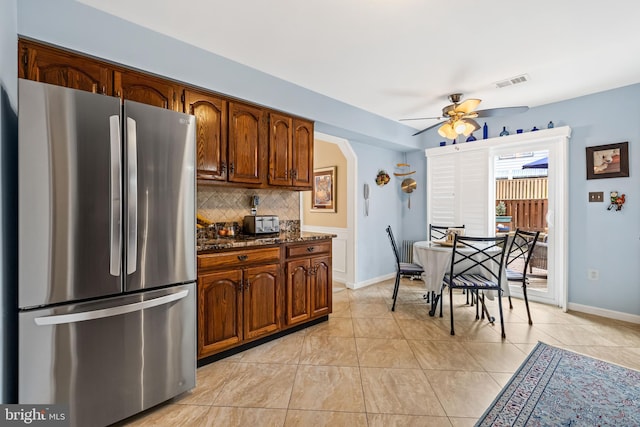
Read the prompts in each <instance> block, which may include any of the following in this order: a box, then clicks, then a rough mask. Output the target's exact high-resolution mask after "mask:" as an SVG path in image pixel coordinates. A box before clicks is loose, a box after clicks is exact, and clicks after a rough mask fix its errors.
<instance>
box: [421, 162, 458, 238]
mask: <svg viewBox="0 0 640 427" xmlns="http://www.w3.org/2000/svg"><path fill="white" fill-rule="evenodd" d="M427 162H428V163H427V169H428V177H427V191H428V194H427V206H428V211H429V215H428V218H429V220H428V221H429V223H430V224H433V225H451V226H453V225H458V224H456V223H455V221H456V216H455V210H456V205H455V201H456V197H455V196H456V188H455V187H456V166H455V157H454V156H436V157H433V158H429V159H427ZM428 226H429V224H427V227H428Z"/></svg>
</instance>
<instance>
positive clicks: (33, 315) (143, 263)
mask: <svg viewBox="0 0 640 427" xmlns="http://www.w3.org/2000/svg"><path fill="white" fill-rule="evenodd" d="M18 95H19V105H18V108H19V113H18V120H19V287H18V298H19V302H18V305H19V373H18V374H19V384H18V393H19V403H29V404H42V403H44V404H53V403H59V404H67V405H69V418H70V420H71V425H75V426H102V425H108V424H111V423H113V422H116V421H118V420H120V419H123V418H126V417H128V416H130V415H133V414H135V413H138V412H140V411H142V410H144V409H147V408H149V407H151V406H154V405H156V404H158V403H161V402H163V401H165V400H167V399H170V398H171V397H173V396H175V395H177V394H179V393H181V392H183V391H186V390H189V389H191V388H193V387H194V386H195V370H196V353H195V352H196V342H195V340H196V297H195V280H196V253H195V250H196V249H195V246H196V245H195V191H196V184H195V118H194V117H193V116H190V115H187V114H181V113H176V112H173V111H169V110H165V109H161V108H156V107H152V106H149V105H145V104H140V103H136V102H130V101H125V102H124V105H122V103H121V101H120V99H119V98H114V97H109V96H104V95H98V94H93V93H89V92H83V91H78V90H74V89H68V88H63V87H59V86H53V85H48V84H44V83H38V82H33V81H28V80H22V79H20V82H19V93H18Z"/></svg>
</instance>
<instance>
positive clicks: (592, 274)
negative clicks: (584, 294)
mask: <svg viewBox="0 0 640 427" xmlns="http://www.w3.org/2000/svg"><path fill="white" fill-rule="evenodd" d="M587 277H588V278H589V280H598V279H599V278H600V272H599V271H598V270H594V269H593V268H590V269H588V270H587Z"/></svg>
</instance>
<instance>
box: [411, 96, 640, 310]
mask: <svg viewBox="0 0 640 427" xmlns="http://www.w3.org/2000/svg"><path fill="white" fill-rule="evenodd" d="M550 120H552V121H553V122H554V124H555V125H556V126H565V125H567V126H570V127H571V129H572V134H571V139H570V140H569V244H568V247H569V268H568V270H569V303H574V304H582V305H585V306H590V307H597V308H602V309H606V310H612V311H616V312H621V313H628V314H633V315H640V284H639V283H640V279H639V278H640V181H639V179H640V149H639V148H638V147H639V141H640V84H636V85H632V86H628V87H624V88H619V89H614V90H610V91H606V92H601V93H597V94H593V95H588V96H583V97H579V98H575V99H571V100H567V101H563V102H558V103H554V104H548V105H544V106H541V107H537V108H532V109H531V110H529V111H528V112H527V113H525V114H521V115H517V116H512V117H508V118H500V117H495V118H493V119H492V120H487V124H488V126H489V137H495V136H498V134H499V133H500V131H501V130H502V127H503V126H506V127H507V130H509V131H510V132H515V130H516V129H519V128H522V129H525V130H529V129H531V128H532V127H533V126H536V127H538V128H545V127H546V125H547V123H548V122H549V121H550ZM481 124H482V122H481ZM427 133H428V137H427V138H428V139H429V142H428V144H427V145H428V146H429V147H435V146H437V145H438V143H439V141H441V140H442V138H441V137H440V136H438V134H437V132H436V131H428V132H427ZM623 141H628V142H629V169H630V174H629V175H630V176H629V178H610V179H596V180H587V179H586V166H585V162H586V154H585V148H586V147H590V146H594V145H603V144H611V143H616V142H623ZM422 154H423V155H424V153H422ZM613 190H616V191H619V192H620V193H625V194H626V195H627V202H626V204H625V205H624V208H623V209H622V211H620V212H612V211H607V210H606V208H607V206H608V203H588V201H587V200H588V198H587V196H588V192H590V191H602V192H604V194H605V202H606V201H607V200H608V196H609V193H610V192H611V191H613ZM424 221H426V217H425V218H424ZM590 268H593V269H597V270H599V272H600V280H597V281H592V280H588V278H587V269H590Z"/></svg>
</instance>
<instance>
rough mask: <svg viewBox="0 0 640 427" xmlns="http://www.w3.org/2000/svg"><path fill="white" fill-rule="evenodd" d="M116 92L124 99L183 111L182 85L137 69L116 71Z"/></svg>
mask: <svg viewBox="0 0 640 427" xmlns="http://www.w3.org/2000/svg"><path fill="white" fill-rule="evenodd" d="M113 86H114V94H115V95H116V96H119V97H120V98H122V99H123V100H124V99H126V100H129V101H136V102H141V103H143V104H148V105H154V106H156V107H160V108H166V109H168V110H174V111H183V108H182V102H181V97H182V87H181V86H179V85H176V84H174V83H173V82H170V81H168V80H162V79H157V78H153V77H150V76H148V75H145V74H142V73H137V72H135V71H131V70H126V71H114V73H113Z"/></svg>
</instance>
